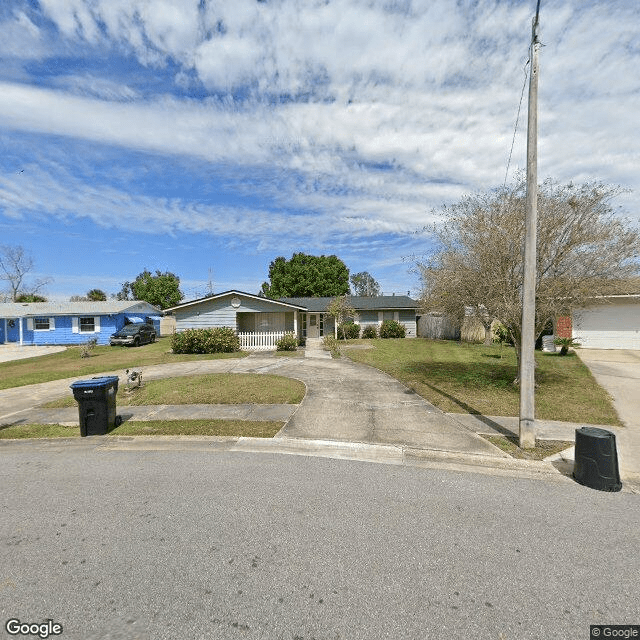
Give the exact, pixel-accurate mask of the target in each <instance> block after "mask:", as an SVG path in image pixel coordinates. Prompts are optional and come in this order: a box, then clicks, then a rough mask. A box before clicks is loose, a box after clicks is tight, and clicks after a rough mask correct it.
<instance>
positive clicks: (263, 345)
mask: <svg viewBox="0 0 640 640" xmlns="http://www.w3.org/2000/svg"><path fill="white" fill-rule="evenodd" d="M287 333H291V331H270V332H268V331H265V332H255V333H254V332H247V333H239V334H238V338H240V349H242V350H243V351H273V350H275V348H276V342H277V341H278V340H280V338H282V337H284V336H285V335H286V334H287Z"/></svg>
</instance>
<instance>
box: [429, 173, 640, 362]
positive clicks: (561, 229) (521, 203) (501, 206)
mask: <svg viewBox="0 0 640 640" xmlns="http://www.w3.org/2000/svg"><path fill="white" fill-rule="evenodd" d="M619 192H620V189H619V188H617V187H612V186H607V185H604V184H602V183H589V184H584V185H574V184H567V185H557V184H554V183H553V182H552V181H551V180H547V181H545V182H544V184H542V185H540V186H539V187H538V233H537V273H536V322H535V333H536V337H538V336H540V334H541V333H542V331H543V330H544V328H545V326H546V325H547V324H548V323H549V321H553V320H554V318H556V317H558V316H560V315H565V314H570V313H571V312H572V310H574V309H576V308H580V307H582V306H584V304H585V303H586V302H587V301H593V300H594V299H596V298H597V296H601V295H606V294H610V293H623V292H625V290H626V289H625V287H626V286H627V283H629V282H631V278H632V277H633V276H634V275H635V274H637V273H638V269H639V264H638V256H639V255H640V233H639V232H638V230H637V229H635V228H633V227H632V226H631V225H630V223H629V222H628V221H626V220H624V219H622V218H621V217H619V216H618V215H616V214H615V212H614V209H613V206H612V204H611V203H612V199H613V198H614V197H615V196H616V195H618V194H619ZM525 205H526V184H525V183H524V182H523V181H519V182H517V183H516V184H515V185H514V186H512V187H506V188H503V189H500V190H497V191H493V192H490V193H484V194H479V195H474V196H467V197H465V198H463V199H462V200H461V201H460V202H458V203H457V204H454V205H452V206H446V207H444V208H443V209H442V211H441V212H440V213H441V215H442V219H443V222H442V223H441V224H439V225H436V226H435V228H434V230H433V231H434V235H435V239H436V241H437V245H436V249H435V250H434V252H433V253H432V255H431V256H430V258H429V259H428V260H427V261H426V262H422V263H420V264H419V265H418V267H419V270H420V273H421V276H422V281H423V295H422V306H423V308H424V309H425V310H440V311H444V312H445V313H446V314H447V315H448V316H449V317H450V318H452V319H454V320H456V321H458V322H459V323H461V322H462V320H463V318H464V317H465V314H466V315H469V314H471V315H474V316H475V317H476V318H478V319H479V320H480V321H481V322H482V323H483V324H484V325H485V329H488V328H489V327H490V324H491V322H492V321H493V320H494V319H496V320H499V321H500V322H501V323H502V324H503V325H504V326H505V327H506V329H507V331H508V332H509V334H510V336H511V338H512V339H513V341H514V344H515V345H516V353H517V355H518V359H519V355H520V354H519V346H520V338H521V317H522V287H523V242H524V219H525V215H524V214H525Z"/></svg>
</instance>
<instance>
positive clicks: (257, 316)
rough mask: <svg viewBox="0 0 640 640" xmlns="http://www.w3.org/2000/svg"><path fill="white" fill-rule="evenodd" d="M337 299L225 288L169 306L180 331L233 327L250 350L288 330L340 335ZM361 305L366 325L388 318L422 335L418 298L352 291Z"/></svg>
mask: <svg viewBox="0 0 640 640" xmlns="http://www.w3.org/2000/svg"><path fill="white" fill-rule="evenodd" d="M333 299H334V298H281V299H280V300H271V299H269V298H263V297H261V296H256V295H253V294H250V293H245V292H243V291H236V290H233V291H225V292H224V293H219V294H216V295H213V296H209V297H207V298H200V299H198V300H193V301H191V302H185V303H183V304H180V305H177V306H175V307H171V308H169V309H165V312H168V313H172V314H173V315H174V316H175V319H176V331H184V330H185V329H211V328H215V327H230V328H232V329H234V330H235V331H236V333H237V334H238V337H239V338H240V348H241V349H245V350H267V349H275V347H276V341H277V340H279V339H280V338H281V337H282V336H284V335H285V334H286V333H293V334H294V335H296V336H298V338H300V339H301V340H306V339H307V338H322V337H323V336H325V335H335V332H336V327H335V322H334V320H333V318H332V317H331V316H330V315H329V314H328V313H327V307H328V306H329V304H330V303H331V301H332V300H333ZM348 299H349V303H350V304H351V306H353V307H354V308H355V309H356V316H355V318H354V320H355V321H356V322H358V323H359V324H360V326H361V328H364V327H366V326H368V325H373V326H375V327H376V328H378V329H379V327H380V325H381V324H382V322H383V321H384V320H397V321H398V322H400V323H401V324H403V325H404V327H405V330H406V335H407V337H412V338H413V337H415V336H416V309H417V306H418V305H417V303H416V301H415V300H412V299H411V298H409V297H407V296H379V297H376V298H365V297H356V296H349V298H348Z"/></svg>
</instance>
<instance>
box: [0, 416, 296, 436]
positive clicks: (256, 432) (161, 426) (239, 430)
mask: <svg viewBox="0 0 640 640" xmlns="http://www.w3.org/2000/svg"><path fill="white" fill-rule="evenodd" d="M283 426H284V422H255V421H246V420H151V421H144V422H135V421H126V422H123V423H122V424H121V425H120V426H119V427H117V428H116V429H114V430H113V431H110V432H109V434H108V435H110V436H124V435H127V436H150V435H154V436H233V437H238V438H240V437H244V438H273V437H274V436H275V435H276V433H278V431H280V429H282V427H283ZM79 437H80V427H79V426H78V425H74V426H65V425H61V424H19V425H13V426H10V427H5V428H2V429H0V440H10V439H26V438H79Z"/></svg>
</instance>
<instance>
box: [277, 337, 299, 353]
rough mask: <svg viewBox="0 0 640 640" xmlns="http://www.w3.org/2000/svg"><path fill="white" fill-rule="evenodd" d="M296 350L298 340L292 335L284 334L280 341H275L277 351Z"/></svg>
mask: <svg viewBox="0 0 640 640" xmlns="http://www.w3.org/2000/svg"><path fill="white" fill-rule="evenodd" d="M297 348H298V338H296V337H295V335H294V334H293V333H285V334H284V335H283V336H282V338H280V340H278V341H276V349H277V350H278V351H295V350H296V349H297Z"/></svg>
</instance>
